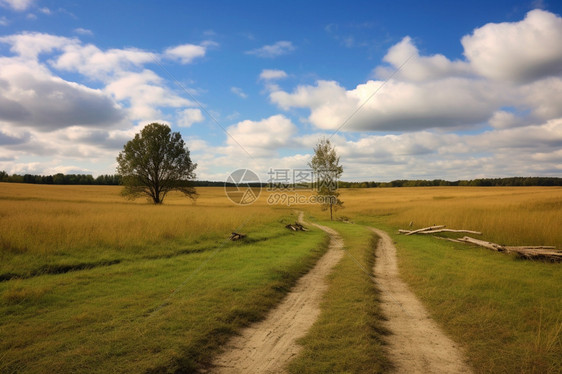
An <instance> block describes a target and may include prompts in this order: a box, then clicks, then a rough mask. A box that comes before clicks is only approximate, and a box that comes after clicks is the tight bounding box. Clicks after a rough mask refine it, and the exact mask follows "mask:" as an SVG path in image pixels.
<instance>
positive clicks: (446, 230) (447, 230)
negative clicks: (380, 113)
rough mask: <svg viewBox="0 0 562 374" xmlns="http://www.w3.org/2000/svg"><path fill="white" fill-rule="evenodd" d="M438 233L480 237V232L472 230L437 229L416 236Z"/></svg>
mask: <svg viewBox="0 0 562 374" xmlns="http://www.w3.org/2000/svg"><path fill="white" fill-rule="evenodd" d="M438 232H462V233H466V234H475V235H482V233H481V232H480V231H472V230H453V229H438V230H429V231H422V232H419V233H418V234H436V233H438Z"/></svg>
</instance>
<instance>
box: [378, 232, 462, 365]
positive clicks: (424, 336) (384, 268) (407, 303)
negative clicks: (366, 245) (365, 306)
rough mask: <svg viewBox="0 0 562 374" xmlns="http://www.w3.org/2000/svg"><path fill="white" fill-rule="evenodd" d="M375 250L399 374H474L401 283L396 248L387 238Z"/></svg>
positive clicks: (390, 347)
mask: <svg viewBox="0 0 562 374" xmlns="http://www.w3.org/2000/svg"><path fill="white" fill-rule="evenodd" d="M372 230H373V231H374V232H375V233H376V234H377V235H379V236H380V237H381V240H380V241H379V243H378V246H377V249H376V255H377V259H376V262H375V266H374V274H375V282H376V284H377V286H378V287H379V289H380V291H381V299H382V303H381V307H382V310H383V313H384V315H385V316H386V317H387V318H388V321H386V327H387V328H388V329H389V330H390V331H391V333H392V334H391V335H389V336H388V338H387V341H388V343H389V350H388V352H389V355H390V357H389V358H390V359H391V361H392V362H393V363H394V365H395V367H396V372H398V373H471V372H472V370H471V369H470V367H469V366H468V365H467V364H466V363H465V361H464V358H463V355H462V353H461V352H460V349H459V348H458V347H457V345H456V344H455V342H453V341H452V340H451V339H449V338H448V337H447V336H446V335H445V334H444V333H443V331H442V330H441V329H440V328H439V326H437V324H436V323H435V322H434V321H433V320H432V319H431V318H430V316H429V314H428V313H427V311H426V310H425V308H424V307H423V305H422V304H421V302H420V301H419V300H418V299H417V298H416V296H415V295H414V294H413V293H412V292H411V291H410V290H409V289H408V286H407V285H406V284H405V283H404V282H403V281H402V279H400V276H399V273H398V266H397V260H396V248H395V247H394V244H393V243H392V240H391V239H390V237H389V236H388V234H387V233H386V232H384V231H381V230H378V229H375V228H373V229H372Z"/></svg>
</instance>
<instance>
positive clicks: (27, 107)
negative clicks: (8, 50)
mask: <svg viewBox="0 0 562 374" xmlns="http://www.w3.org/2000/svg"><path fill="white" fill-rule="evenodd" d="M0 84H1V85H2V86H3V89H2V91H1V93H0V108H1V110H0V120H4V121H10V122H13V123H17V124H20V125H24V126H29V127H33V128H36V129H39V130H41V131H48V130H53V129H56V128H61V127H68V126H73V125H85V126H102V127H107V126H113V125H114V124H115V123H117V122H119V121H121V120H122V118H123V113H122V111H121V110H120V108H119V107H118V106H117V104H116V103H115V102H114V101H113V100H112V99H111V98H110V97H109V96H107V95H106V94H104V93H103V92H102V91H100V90H94V89H91V88H88V87H86V86H83V85H80V84H77V83H74V82H67V81H65V80H63V79H61V78H59V77H55V76H52V75H51V74H50V72H48V71H47V70H46V69H44V68H42V67H41V66H39V65H36V64H34V63H28V64H23V63H21V62H18V61H12V60H11V59H0Z"/></svg>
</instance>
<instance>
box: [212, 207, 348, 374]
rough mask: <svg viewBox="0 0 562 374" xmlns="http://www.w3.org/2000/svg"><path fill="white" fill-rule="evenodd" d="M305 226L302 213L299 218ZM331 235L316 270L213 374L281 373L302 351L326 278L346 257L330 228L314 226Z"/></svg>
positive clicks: (238, 340) (230, 348)
mask: <svg viewBox="0 0 562 374" xmlns="http://www.w3.org/2000/svg"><path fill="white" fill-rule="evenodd" d="M299 221H301V222H302V213H301V214H300V216H299ZM314 226H316V227H318V228H320V229H321V230H324V231H326V232H327V233H328V234H329V235H330V247H329V249H328V251H327V252H326V254H324V256H323V257H322V258H321V259H320V260H319V261H318V262H317V264H316V266H315V267H314V268H313V269H312V270H311V271H310V272H308V273H307V274H306V275H304V276H303V277H302V278H301V279H299V281H298V282H297V284H296V286H295V287H294V288H293V290H292V291H291V292H290V293H289V294H288V295H287V296H286V297H285V299H284V300H283V301H282V302H281V304H280V305H279V306H278V307H277V308H275V309H274V310H272V311H271V312H270V313H269V314H268V316H267V317H266V319H265V320H263V321H261V322H258V323H256V324H254V325H252V326H250V327H248V328H246V329H244V330H243V331H242V333H241V335H240V336H237V337H235V338H234V339H232V340H231V341H230V342H229V344H228V345H227V347H226V351H225V352H224V353H223V354H222V355H220V356H219V357H218V358H217V359H216V360H215V361H214V362H213V366H214V367H213V369H211V371H210V372H212V373H281V372H284V370H283V368H284V367H285V366H286V365H287V364H288V363H289V361H290V360H291V359H292V358H293V357H294V356H296V354H297V353H298V352H299V350H300V346H299V345H297V343H296V340H297V339H299V338H301V337H303V336H304V335H305V334H306V333H307V331H308V330H309V329H310V327H311V326H312V324H313V323H314V322H315V321H316V319H317V318H318V315H319V314H320V301H321V299H322V295H323V294H324V292H325V291H326V290H327V288H328V286H327V283H326V276H327V275H328V274H329V273H330V271H331V270H332V268H333V267H334V266H335V265H336V264H337V263H338V261H339V260H340V259H341V258H342V256H343V250H342V248H343V241H342V239H341V237H340V236H339V235H338V233H337V232H336V231H334V230H332V229H330V228H328V227H325V226H320V225H314Z"/></svg>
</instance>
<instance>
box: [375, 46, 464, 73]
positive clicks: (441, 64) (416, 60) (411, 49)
mask: <svg viewBox="0 0 562 374" xmlns="http://www.w3.org/2000/svg"><path fill="white" fill-rule="evenodd" d="M383 61H385V62H388V63H389V64H390V65H392V67H391V68H389V67H386V66H379V67H377V68H376V69H375V76H376V77H378V78H381V79H386V78H389V77H390V76H392V75H395V77H396V79H402V80H411V81H428V80H435V79H440V78H444V77H463V76H469V75H470V74H471V69H470V66H469V65H468V63H466V62H464V61H450V60H449V59H448V58H447V57H445V56H443V55H441V54H435V55H432V56H420V53H419V50H418V48H417V47H416V46H415V45H414V44H413V42H412V39H411V38H410V37H409V36H406V37H404V38H403V39H402V41H400V42H399V43H398V44H396V45H394V46H392V47H391V48H390V49H389V50H388V52H387V53H386V55H385V56H384V58H383ZM400 67H403V69H400V71H398V72H396V70H397V69H399V68H400Z"/></svg>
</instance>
